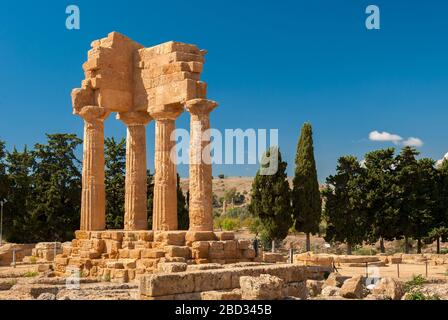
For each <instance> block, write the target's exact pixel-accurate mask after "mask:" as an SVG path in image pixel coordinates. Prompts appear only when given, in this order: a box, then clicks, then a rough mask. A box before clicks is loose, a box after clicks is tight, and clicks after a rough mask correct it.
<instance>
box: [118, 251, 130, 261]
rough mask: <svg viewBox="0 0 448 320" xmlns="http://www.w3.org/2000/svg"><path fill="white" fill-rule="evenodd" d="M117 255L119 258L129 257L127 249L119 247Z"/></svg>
mask: <svg viewBox="0 0 448 320" xmlns="http://www.w3.org/2000/svg"><path fill="white" fill-rule="evenodd" d="M118 257H119V258H120V259H123V258H124V259H126V258H129V249H119V250H118Z"/></svg>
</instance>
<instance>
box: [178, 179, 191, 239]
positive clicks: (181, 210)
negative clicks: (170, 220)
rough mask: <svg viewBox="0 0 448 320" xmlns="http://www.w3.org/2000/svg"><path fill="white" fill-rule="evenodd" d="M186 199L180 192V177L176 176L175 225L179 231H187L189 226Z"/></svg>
mask: <svg viewBox="0 0 448 320" xmlns="http://www.w3.org/2000/svg"><path fill="white" fill-rule="evenodd" d="M187 199H188V198H186V197H185V195H184V193H183V192H182V189H181V187H180V176H179V174H177V223H178V229H179V230H188V228H189V225H190V217H189V213H188V204H187Z"/></svg>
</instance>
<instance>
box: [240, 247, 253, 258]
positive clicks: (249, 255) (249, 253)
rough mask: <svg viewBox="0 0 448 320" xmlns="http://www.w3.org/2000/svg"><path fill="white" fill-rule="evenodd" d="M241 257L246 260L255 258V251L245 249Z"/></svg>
mask: <svg viewBox="0 0 448 320" xmlns="http://www.w3.org/2000/svg"><path fill="white" fill-rule="evenodd" d="M243 257H244V258H246V259H253V258H255V250H254V249H245V250H243Z"/></svg>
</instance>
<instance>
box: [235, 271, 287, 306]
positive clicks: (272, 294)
mask: <svg viewBox="0 0 448 320" xmlns="http://www.w3.org/2000/svg"><path fill="white" fill-rule="evenodd" d="M283 285H284V281H283V280H282V279H280V278H278V277H275V276H272V275H269V274H262V275H260V276H259V277H247V276H243V277H241V278H240V287H241V298H242V299H243V300H279V299H281V298H282V297H283Z"/></svg>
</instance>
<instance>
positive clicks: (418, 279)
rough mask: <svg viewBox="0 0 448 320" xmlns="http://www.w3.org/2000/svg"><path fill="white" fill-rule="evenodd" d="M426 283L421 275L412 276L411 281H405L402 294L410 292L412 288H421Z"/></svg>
mask: <svg viewBox="0 0 448 320" xmlns="http://www.w3.org/2000/svg"><path fill="white" fill-rule="evenodd" d="M425 283H426V279H425V278H424V277H423V276H422V275H421V274H419V275H413V276H412V280H409V281H407V282H406V283H405V284H404V286H403V289H404V292H410V291H411V290H413V289H414V288H421V287H422V286H423V285H424V284H425Z"/></svg>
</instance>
